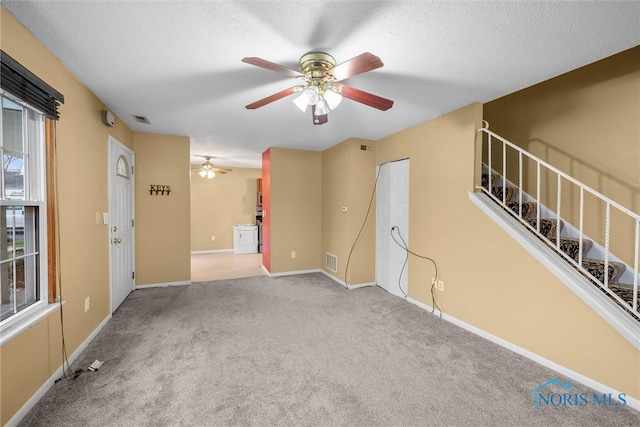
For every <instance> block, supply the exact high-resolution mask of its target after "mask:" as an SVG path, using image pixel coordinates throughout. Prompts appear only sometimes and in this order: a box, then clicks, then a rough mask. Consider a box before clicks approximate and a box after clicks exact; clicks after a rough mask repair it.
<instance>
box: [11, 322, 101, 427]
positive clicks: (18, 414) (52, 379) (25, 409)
mask: <svg viewBox="0 0 640 427" xmlns="http://www.w3.org/2000/svg"><path fill="white" fill-rule="evenodd" d="M109 320H111V313H109V315H108V316H107V317H106V318H105V319H104V320H103V321H102V322H100V324H99V325H98V327H97V328H95V329H94V330H93V332H91V334H90V335H89V336H88V337H87V339H86V340H84V341H83V342H82V344H80V346H79V347H78V348H77V349H76V351H74V352H73V354H72V355H71V356H70V357H69V358H68V361H69V365H72V364H73V362H75V361H76V359H77V358H78V356H79V355H80V353H82V352H83V351H84V350H85V349H86V348H87V346H88V345H89V344H90V343H91V341H93V339H94V338H95V337H96V335H98V333H99V332H100V331H101V330H102V328H104V326H105V325H106V324H107V323H108V322H109ZM62 363H63V364H62V365H61V366H60V367H59V368H58V369H57V370H56V371H55V372H54V373H53V375H51V376H50V377H49V379H47V380H46V381H45V382H44V384H42V387H40V388H39V389H38V391H36V392H35V393H34V394H33V396H31V398H30V399H29V400H28V401H27V402H26V403H25V404H24V405H22V408H20V410H18V412H16V413H15V415H14V416H13V417H12V418H11V419H10V420H9V422H8V423H7V424H6V426H7V427H13V426H17V425H18V423H19V422H20V421H21V420H22V419H23V418H24V417H25V416H26V415H27V414H28V413H29V411H30V410H31V409H33V407H34V406H36V404H37V403H38V401H39V400H40V399H42V397H43V396H44V395H45V394H46V393H47V391H49V389H50V388H51V387H53V385H54V384H55V382H56V380H57V379H58V378H61V377H62V374H63V369H64V366H65V365H66V364H65V363H64V361H63V362H62Z"/></svg>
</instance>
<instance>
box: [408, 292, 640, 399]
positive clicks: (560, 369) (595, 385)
mask: <svg viewBox="0 0 640 427" xmlns="http://www.w3.org/2000/svg"><path fill="white" fill-rule="evenodd" d="M406 300H407V301H408V302H410V303H412V304H415V305H417V306H418V307H420V308H422V309H424V310H426V311H429V312H432V310H433V308H432V307H430V306H428V305H427V304H424V303H422V302H420V301H418V300H415V299H413V298H411V297H407V298H406ZM437 313H439V312H438V311H437V310H436V313H434V315H436V316H437V315H438V314H437ZM440 317H441V318H442V319H444V320H446V321H447V322H450V323H453V324H454V325H456V326H459V327H461V328H462V329H466V330H467V331H469V332H472V333H474V334H476V335H478V336H480V337H482V338H484V339H486V340H489V341H491V342H493V343H495V344H498V345H499V346H501V347H504V348H506V349H508V350H511V351H513V352H514V353H517V354H519V355H521V356H524V357H526V358H527V359H530V360H533V361H534V362H536V363H539V364H541V365H542V366H545V367H547V368H549V369H551V370H553V371H556V372H557V373H559V374H561V375H564V376H565V377H568V378H571V379H573V380H576V381H578V382H580V383H582V384H584V385H586V386H587V387H591V388H592V389H594V390H596V391H598V392H600V393H611V394H612V395H613V396H617V395H618V394H620V393H624V391H619V390H615V389H613V388H611V387H609V386H607V385H605V384H602V383H600V382H598V381H595V380H593V379H591V378H588V377H586V376H584V375H582V374H580V373H578V372H576V371H573V370H571V369H569V368H566V367H564V366H562V365H559V364H557V363H555V362H553V361H551V360H549V359H546V358H544V357H542V356H540V355H538V354H536V353H533V352H531V351H529V350H527V349H525V348H522V347H520V346H518V345H515V344H513V343H511V342H509V341H506V340H504V339H502V338H500V337H497V336H495V335H493V334H490V333H489V332H486V331H484V330H482V329H480V328H477V327H475V326H473V325H470V324H468V323H466V322H464V321H462V320H460V319H457V318H455V317H453V316H450V315H448V314H446V313H442V315H441V316H440ZM626 400H627V406H630V407H631V408H633V409H635V410H638V411H640V400H638V399H635V398H633V397H631V396H629V395H627V396H626Z"/></svg>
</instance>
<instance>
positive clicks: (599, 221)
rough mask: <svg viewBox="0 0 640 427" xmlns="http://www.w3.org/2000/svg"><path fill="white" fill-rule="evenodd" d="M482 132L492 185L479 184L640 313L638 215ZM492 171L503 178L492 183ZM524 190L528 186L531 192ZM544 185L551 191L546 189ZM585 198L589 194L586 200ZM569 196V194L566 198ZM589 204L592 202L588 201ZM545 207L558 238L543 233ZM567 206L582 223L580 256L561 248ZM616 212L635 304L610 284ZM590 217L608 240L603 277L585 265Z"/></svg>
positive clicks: (483, 146) (605, 248) (633, 311)
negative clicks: (532, 212)
mask: <svg viewBox="0 0 640 427" xmlns="http://www.w3.org/2000/svg"><path fill="white" fill-rule="evenodd" d="M478 132H481V133H482V134H483V135H485V136H486V138H481V140H482V142H481V143H482V162H483V163H485V164H486V165H487V166H488V169H489V174H488V179H489V182H488V186H487V188H485V187H484V186H480V188H482V191H483V192H485V193H486V194H487V195H488V196H489V197H491V198H492V199H493V200H494V201H495V202H497V203H498V204H500V205H501V206H502V207H503V208H504V209H505V210H506V211H507V212H510V213H511V214H512V215H514V216H515V217H516V218H517V219H519V220H520V222H522V224H524V225H525V226H526V227H527V228H529V229H530V230H531V231H533V232H535V233H536V234H537V235H538V237H540V238H541V239H543V240H544V241H546V242H547V244H549V245H551V246H552V247H555V249H556V252H558V253H559V254H560V255H561V256H563V257H564V258H565V259H566V261H568V262H569V263H571V264H572V265H573V266H574V267H575V268H576V269H578V270H579V271H581V272H582V273H583V274H584V275H586V276H587V277H590V278H591V279H593V280H592V281H593V282H594V283H595V284H596V285H597V286H599V287H600V288H601V289H602V290H603V291H604V292H606V293H607V294H608V295H610V296H611V297H612V298H614V299H615V300H616V301H618V303H620V304H621V305H622V306H623V307H625V308H626V309H627V310H630V311H631V312H632V313H634V314H635V315H636V316H640V313H639V311H638V286H639V283H638V282H639V278H638V276H639V274H638V273H639V271H638V269H639V263H640V259H639V258H640V215H638V214H636V213H635V212H632V211H631V210H629V209H627V208H625V207H624V206H622V205H620V204H619V203H616V202H615V201H613V200H611V199H610V198H608V197H606V196H604V195H603V194H601V193H599V192H598V191H596V190H594V189H593V188H591V187H589V186H587V185H585V184H583V183H582V182H580V181H578V180H577V179H575V178H573V177H572V176H570V175H568V174H566V173H564V172H562V171H561V170H559V169H558V168H556V167H554V166H552V165H550V164H549V163H547V162H545V161H544V160H542V159H540V158H538V157H536V156H534V155H533V154H531V153H529V152H527V151H525V150H523V149H522V148H520V147H518V146H517V145H515V144H513V143H512V142H510V141H508V140H506V139H505V138H503V137H501V136H499V135H497V134H496V133H494V132H492V131H490V130H489V129H488V128H487V127H484V128H481V129H478ZM494 145H497V147H494ZM496 148H497V150H496ZM514 169H515V170H514ZM494 171H495V172H497V173H498V174H499V175H501V176H502V179H500V178H498V180H499V181H500V182H498V183H495V182H493V180H494V179H496V178H495V176H494V174H493V172H494ZM507 181H509V185H507ZM496 184H497V186H498V188H499V189H500V188H501V190H502V191H498V192H497V194H494V191H492V188H493V187H495V186H496ZM509 186H513V187H517V189H518V201H517V203H518V209H517V211H516V212H514V209H512V208H513V206H512V207H511V208H510V207H509V206H508V205H507V203H508V202H509V200H508V195H507V187H509ZM526 190H529V192H527V191H526ZM545 190H546V192H547V193H548V194H547V193H545V192H544V191H545ZM576 190H577V191H576ZM533 191H535V195H534V194H531V192H533ZM553 193H555V194H553ZM576 193H577V195H576ZM565 194H568V196H565ZM529 195H530V196H529ZM554 195H555V205H556V206H555V211H554V210H553V209H552V207H550V206H549V204H551V203H554V201H553V200H551V199H552V197H553V196H554ZM545 197H546V198H547V199H549V200H548V202H546V203H544V204H543V203H542V199H543V198H545ZM525 198H532V199H533V200H532V201H534V202H535V203H536V206H537V209H536V221H535V223H534V225H532V224H531V223H530V222H529V221H526V220H525V219H524V218H523V214H522V209H523V208H522V206H523V205H522V203H523V199H525ZM587 198H588V199H589V200H588V201H587ZM567 199H569V201H568V202H567ZM563 203H564V204H563ZM585 204H587V205H588V206H585ZM576 205H577V206H576ZM602 207H604V209H602ZM576 210H577V212H576ZM585 210H588V211H589V217H588V218H585ZM599 210H602V211H603V212H601V214H602V215H603V217H599V218H595V219H594V216H598V215H594V214H597V213H598V211H599ZM543 211H546V212H548V213H549V214H551V215H553V216H554V217H555V219H556V221H557V226H556V231H555V233H554V234H555V236H554V237H555V238H554V239H553V240H554V241H551V240H549V239H548V238H547V236H545V235H544V234H542V233H541V232H540V224H541V216H542V212H543ZM565 211H566V212H567V216H570V217H572V219H573V220H574V221H575V220H577V223H578V224H579V225H578V226H577V234H578V236H577V238H578V239H579V252H578V257H577V260H576V259H574V258H573V257H570V256H568V255H567V254H565V253H564V252H562V251H561V250H560V221H561V213H564V212H565ZM614 213H615V217H616V219H618V221H616V225H617V226H619V227H621V228H622V231H621V232H622V234H620V232H618V233H617V235H618V236H621V235H622V236H623V239H622V240H623V241H624V242H623V244H622V245H621V246H620V247H622V248H623V251H624V252H625V254H624V257H623V259H624V262H625V264H626V265H627V266H628V265H633V267H632V268H627V271H626V272H625V277H626V278H629V277H632V279H631V282H632V284H630V285H629V286H632V287H633V299H632V302H631V304H630V303H628V302H627V301H625V300H623V299H622V298H620V297H619V296H618V294H617V293H615V292H613V291H612V290H611V289H609V285H610V277H609V264H610V262H612V259H615V260H618V259H620V258H617V257H615V256H614V255H613V254H612V253H611V251H610V247H611V235H612V218H613V215H614ZM621 216H622V217H624V218H626V219H624V220H622V221H620V220H619V218H620V217H621ZM587 219H588V220H589V221H588V222H589V224H590V226H591V228H590V231H595V234H598V235H602V236H603V240H604V242H603V243H601V246H602V247H603V250H602V252H603V253H602V254H600V256H601V257H602V258H603V260H604V280H602V279H599V278H597V277H595V276H594V275H593V274H592V273H591V272H590V271H589V270H587V269H586V268H584V267H583V259H584V254H583V241H584V239H585V236H587V235H588V233H585V228H586V222H587ZM574 221H568V222H569V223H570V224H575V222H574ZM574 227H575V225H574ZM598 228H600V230H598ZM632 230H633V231H632ZM629 232H631V233H633V236H634V237H633V238H632V239H629V237H630V236H629V235H628V234H627V233H629ZM631 233H629V234H631ZM589 239H591V237H589ZM630 246H633V249H631V248H630ZM618 256H620V254H618ZM629 270H632V271H629Z"/></svg>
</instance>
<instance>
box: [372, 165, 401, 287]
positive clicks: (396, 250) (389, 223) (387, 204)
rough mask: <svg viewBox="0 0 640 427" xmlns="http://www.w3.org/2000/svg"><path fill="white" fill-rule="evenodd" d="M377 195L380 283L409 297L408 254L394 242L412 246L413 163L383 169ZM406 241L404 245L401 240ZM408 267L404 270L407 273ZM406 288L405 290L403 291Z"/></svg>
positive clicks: (377, 278) (380, 171)
mask: <svg viewBox="0 0 640 427" xmlns="http://www.w3.org/2000/svg"><path fill="white" fill-rule="evenodd" d="M379 168H380V170H379V176H378V186H377V192H376V283H377V284H378V286H380V287H382V288H383V289H385V290H386V291H387V292H389V293H392V294H394V295H397V296H400V297H403V298H404V296H405V294H406V293H407V286H408V279H407V278H408V273H409V270H408V264H407V265H405V260H406V257H407V253H406V251H405V249H404V248H402V247H401V246H399V245H398V244H397V243H396V242H394V240H393V238H392V237H391V228H392V227H397V230H395V231H394V232H393V234H394V236H395V238H396V240H398V242H399V243H400V244H406V245H409V159H404V160H398V161H394V162H389V163H384V164H382V165H380V166H379ZM400 236H401V237H402V239H404V243H403V241H402V240H401V238H400ZM403 265H404V269H403ZM400 287H402V289H400Z"/></svg>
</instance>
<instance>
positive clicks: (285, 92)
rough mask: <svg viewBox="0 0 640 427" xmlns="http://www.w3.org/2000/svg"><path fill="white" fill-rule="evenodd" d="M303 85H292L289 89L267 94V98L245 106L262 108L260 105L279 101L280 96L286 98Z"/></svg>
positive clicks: (247, 107) (251, 108)
mask: <svg viewBox="0 0 640 427" xmlns="http://www.w3.org/2000/svg"><path fill="white" fill-rule="evenodd" d="M303 87H304V86H302V85H298V86H293V87H290V88H289V89H285V90H283V91H280V92H278V93H274V94H273V95H271V96H267V97H266V98H262V99H261V100H259V101H256V102H254V103H252V104H249V105H247V106H245V108H246V109H247V110H255V109H256V108H260V107H262V106H264V105H267V104H270V103H272V102H273V101H277V100H278V99H280V98H284V97H285V96H289V95H291V94H293V93H295V92H296V91H297V90H298V89H301V88H303Z"/></svg>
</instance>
